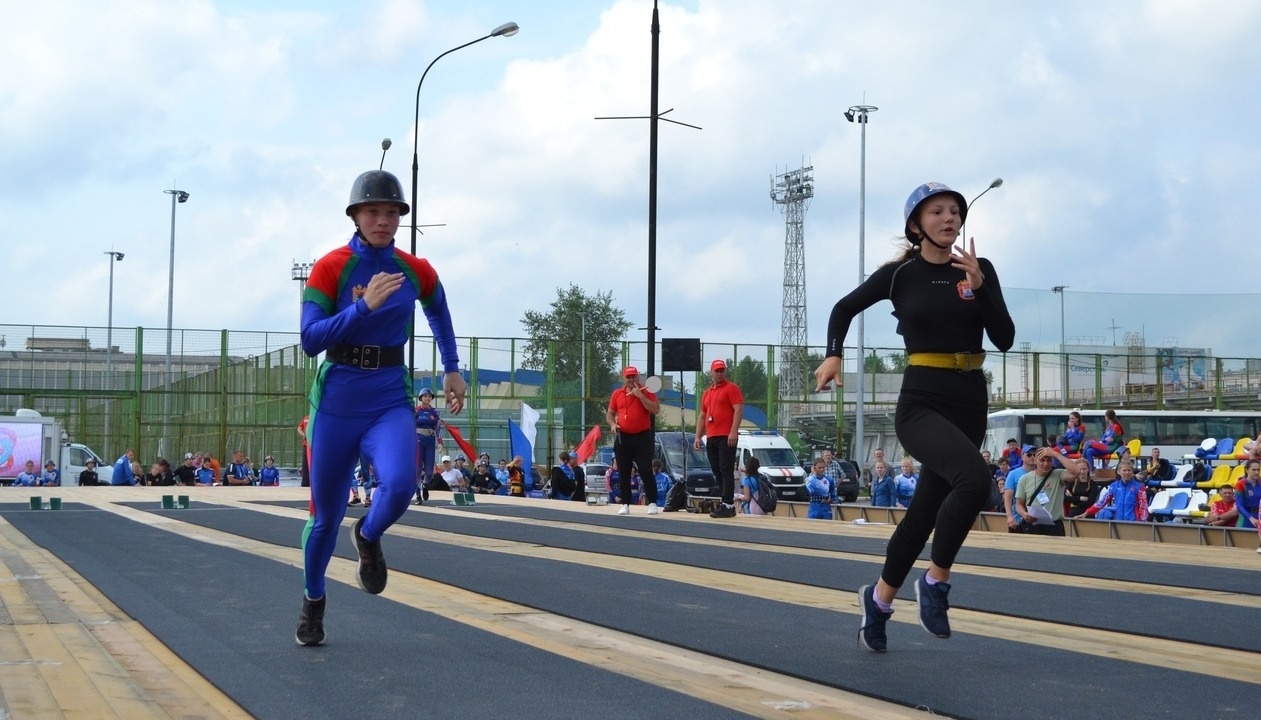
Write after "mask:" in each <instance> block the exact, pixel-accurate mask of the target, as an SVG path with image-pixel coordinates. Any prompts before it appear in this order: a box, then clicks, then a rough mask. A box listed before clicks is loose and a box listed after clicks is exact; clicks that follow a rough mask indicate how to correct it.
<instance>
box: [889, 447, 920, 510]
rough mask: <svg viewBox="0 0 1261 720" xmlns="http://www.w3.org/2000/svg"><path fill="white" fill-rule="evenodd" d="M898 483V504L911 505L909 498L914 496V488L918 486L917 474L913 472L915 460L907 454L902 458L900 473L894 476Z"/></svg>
mask: <svg viewBox="0 0 1261 720" xmlns="http://www.w3.org/2000/svg"><path fill="white" fill-rule="evenodd" d="M894 480H895V481H896V482H897V484H898V504H899V505H901V506H902V507H910V506H911V498H913V497H915V488H917V487H918V486H919V475H916V474H915V461H914V460H912V459H911V458H910V457H909V456H908V457H904V458H902V474H901V475H898V476H897V477H895V478H894Z"/></svg>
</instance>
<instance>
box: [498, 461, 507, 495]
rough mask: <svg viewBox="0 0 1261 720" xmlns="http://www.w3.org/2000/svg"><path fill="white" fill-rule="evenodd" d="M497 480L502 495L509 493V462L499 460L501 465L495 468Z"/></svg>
mask: <svg viewBox="0 0 1261 720" xmlns="http://www.w3.org/2000/svg"><path fill="white" fill-rule="evenodd" d="M495 479H496V480H498V481H499V490H498V492H500V493H505V492H507V491H508V461H507V460H504V459H503V458H499V464H498V465H497V466H496V467H495Z"/></svg>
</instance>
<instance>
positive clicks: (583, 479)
mask: <svg viewBox="0 0 1261 720" xmlns="http://www.w3.org/2000/svg"><path fill="white" fill-rule="evenodd" d="M487 459H488V460H489V458H487ZM569 467H571V468H573V470H574V495H573V500H575V501H577V502H586V501H587V473H586V471H584V470H583V469H582V465H579V464H578V454H577V453H570V454H569Z"/></svg>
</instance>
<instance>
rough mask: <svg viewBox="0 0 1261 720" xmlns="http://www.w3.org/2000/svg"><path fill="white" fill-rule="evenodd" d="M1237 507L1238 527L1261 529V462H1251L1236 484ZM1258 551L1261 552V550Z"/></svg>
mask: <svg viewBox="0 0 1261 720" xmlns="http://www.w3.org/2000/svg"><path fill="white" fill-rule="evenodd" d="M1235 507H1236V508H1237V509H1238V510H1239V519H1238V520H1237V521H1236V523H1235V525H1236V526H1237V527H1244V528H1252V529H1254V530H1255V529H1257V528H1258V527H1261V520H1258V519H1257V511H1258V508H1259V507H1261V460H1249V461H1248V464H1247V465H1246V466H1245V470H1244V476H1243V477H1242V478H1240V479H1239V482H1237V483H1235ZM1258 550H1259V551H1261V548H1258Z"/></svg>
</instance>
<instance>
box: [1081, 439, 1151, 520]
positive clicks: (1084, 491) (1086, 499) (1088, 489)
mask: <svg viewBox="0 0 1261 720" xmlns="http://www.w3.org/2000/svg"><path fill="white" fill-rule="evenodd" d="M1061 454H1063V453H1061ZM1092 488H1093V485H1092V484H1091V482H1090V478H1088V477H1086V476H1085V475H1078V476H1077V477H1076V478H1074V479H1073V480H1072V481H1071V482H1069V483H1068V484H1067V485H1066V486H1065V488H1064V515H1066V516H1067V517H1078V516H1080V515H1082V514H1084V513H1086V511H1087V510H1088V509H1089V508H1090V506H1091V505H1092V504H1093V501H1092V500H1091V494H1092ZM1143 497H1144V498H1146V497H1147V493H1146V491H1144V492H1143Z"/></svg>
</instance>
